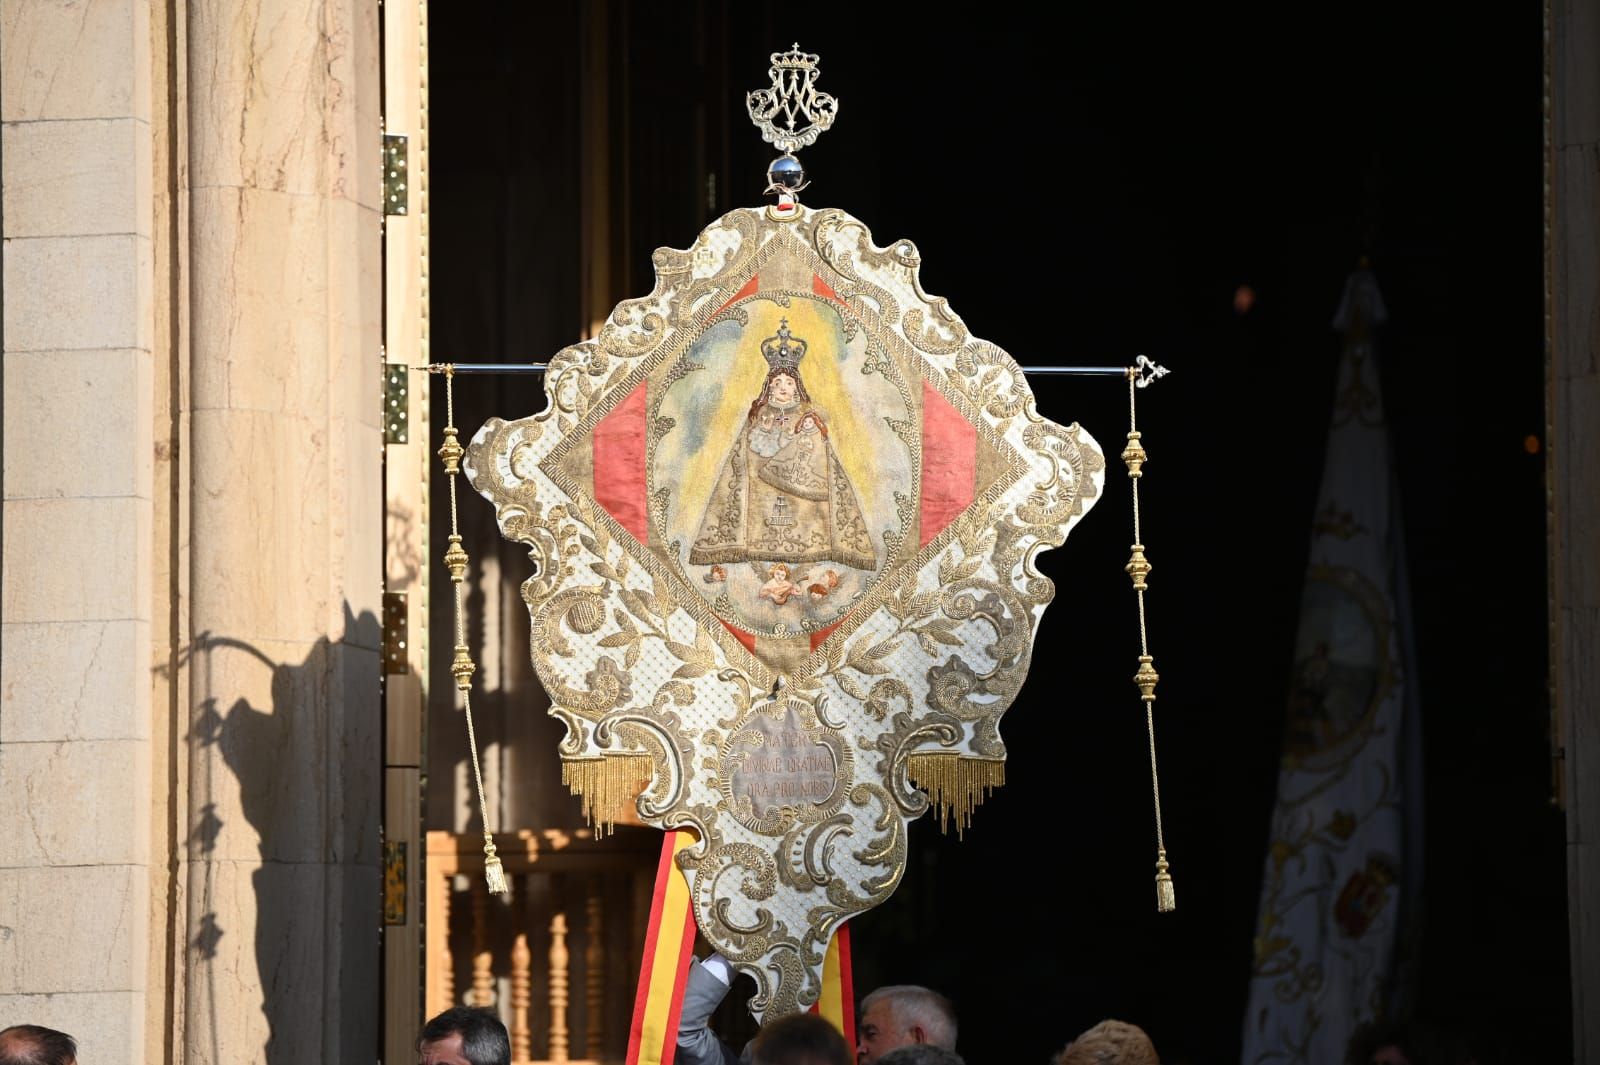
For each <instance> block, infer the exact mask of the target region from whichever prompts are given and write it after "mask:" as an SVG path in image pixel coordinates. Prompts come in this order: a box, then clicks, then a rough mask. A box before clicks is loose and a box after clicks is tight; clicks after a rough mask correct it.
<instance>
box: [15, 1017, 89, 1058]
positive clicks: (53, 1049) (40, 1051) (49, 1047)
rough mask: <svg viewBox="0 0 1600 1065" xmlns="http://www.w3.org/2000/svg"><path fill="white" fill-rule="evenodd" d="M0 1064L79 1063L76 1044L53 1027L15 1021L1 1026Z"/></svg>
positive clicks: (64, 1033) (68, 1036)
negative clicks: (8, 1026) (12, 1023)
mask: <svg viewBox="0 0 1600 1065" xmlns="http://www.w3.org/2000/svg"><path fill="white" fill-rule="evenodd" d="M0 1065H78V1044H77V1042H76V1041H75V1040H74V1039H73V1038H72V1037H71V1036H70V1035H68V1034H67V1033H66V1032H58V1031H56V1030H55V1029H54V1028H41V1027H39V1026H38V1025H37V1024H18V1025H14V1026H12V1027H10V1028H6V1029H3V1030H0Z"/></svg>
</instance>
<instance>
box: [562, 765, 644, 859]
mask: <svg viewBox="0 0 1600 1065" xmlns="http://www.w3.org/2000/svg"><path fill="white" fill-rule="evenodd" d="M652 771H653V767H652V766H651V764H650V756H649V755H648V754H607V755H603V756H601V757H599V758H570V759H564V760H563V761H562V763H561V783H563V784H565V785H566V786H567V788H568V790H570V791H571V792H572V794H574V795H581V796H583V816H584V818H585V819H586V820H588V822H589V823H590V824H591V825H593V826H594V834H595V838H597V839H600V838H604V837H605V836H607V835H609V834H610V833H611V830H612V829H613V828H614V827H615V825H616V820H617V813H618V811H620V810H621V809H622V806H623V804H624V803H626V802H627V801H628V800H629V799H632V798H634V797H635V796H637V795H638V794H639V792H640V791H641V790H643V788H644V786H645V784H646V783H648V782H649V780H650V775H651V773H652Z"/></svg>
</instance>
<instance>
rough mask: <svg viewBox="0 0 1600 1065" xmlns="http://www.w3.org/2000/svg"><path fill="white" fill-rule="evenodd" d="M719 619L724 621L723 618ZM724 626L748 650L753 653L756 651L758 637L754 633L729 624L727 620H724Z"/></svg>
mask: <svg viewBox="0 0 1600 1065" xmlns="http://www.w3.org/2000/svg"><path fill="white" fill-rule="evenodd" d="M717 620H718V621H722V619H721V618H718V619H717ZM722 627H723V628H725V629H727V630H728V631H729V632H731V633H733V638H734V639H735V640H738V641H739V642H740V643H742V644H744V649H745V650H746V651H749V652H750V653H751V654H755V653H756V638H755V634H754V633H749V632H745V631H744V630H743V629H736V628H734V627H733V626H732V625H729V624H728V623H727V622H726V621H722Z"/></svg>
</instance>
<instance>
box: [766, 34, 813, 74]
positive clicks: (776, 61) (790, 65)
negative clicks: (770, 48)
mask: <svg viewBox="0 0 1600 1065" xmlns="http://www.w3.org/2000/svg"><path fill="white" fill-rule="evenodd" d="M820 62H822V57H821V56H820V55H817V54H816V53H815V52H802V51H801V50H800V42H799V41H796V42H795V43H794V45H793V46H792V47H791V48H790V49H789V50H788V51H787V52H773V53H772V65H773V66H774V67H776V68H777V69H779V70H815V69H817V64H818V63H820Z"/></svg>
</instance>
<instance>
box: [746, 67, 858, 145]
mask: <svg viewBox="0 0 1600 1065" xmlns="http://www.w3.org/2000/svg"><path fill="white" fill-rule="evenodd" d="M820 61H821V57H820V56H818V55H817V54H816V53H815V52H802V51H801V50H800V44H799V42H796V43H795V45H794V47H793V48H791V49H790V50H789V51H787V52H773V53H772V69H771V70H769V71H768V73H767V76H768V77H769V78H771V79H772V87H771V88H768V89H757V90H755V91H754V92H751V93H747V94H745V98H744V102H745V107H746V108H747V109H748V110H749V112H750V121H751V122H754V123H755V125H756V128H757V129H759V130H760V131H761V139H762V140H764V141H766V142H767V143H768V144H771V145H773V146H774V147H776V148H777V149H778V150H779V151H782V152H795V151H799V150H800V149H801V148H804V147H806V146H808V145H811V144H815V143H816V140H817V137H818V135H820V134H821V133H822V131H823V130H825V129H827V128H828V127H830V126H832V125H833V119H834V116H835V115H837V114H838V113H839V102H838V101H837V100H835V99H834V98H833V97H832V96H829V95H828V94H827V93H825V92H818V91H817V88H816V82H817V79H818V78H819V77H821V72H820V71H819V70H818V69H817V66H818V64H819V62H820ZM798 117H803V118H804V119H805V120H806V122H807V123H808V124H807V125H806V126H803V127H802V128H800V129H796V128H795V122H796V119H797V118H798ZM780 123H781V125H780Z"/></svg>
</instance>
